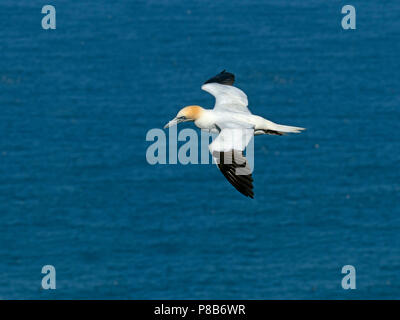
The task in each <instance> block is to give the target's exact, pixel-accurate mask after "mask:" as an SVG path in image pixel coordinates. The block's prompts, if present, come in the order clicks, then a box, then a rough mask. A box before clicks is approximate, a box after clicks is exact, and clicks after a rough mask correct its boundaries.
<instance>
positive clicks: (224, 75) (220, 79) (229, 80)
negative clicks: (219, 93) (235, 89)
mask: <svg viewBox="0 0 400 320" xmlns="http://www.w3.org/2000/svg"><path fill="white" fill-rule="evenodd" d="M234 82H235V75H234V74H233V73H230V72H226V71H225V70H223V71H222V72H220V73H218V74H217V75H216V76H214V77H212V78H211V79H208V80H207V81H206V82H204V84H206V83H220V84H225V85H228V86H232V85H233V83H234Z"/></svg>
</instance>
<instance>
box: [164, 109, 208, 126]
mask: <svg viewBox="0 0 400 320" xmlns="http://www.w3.org/2000/svg"><path fill="white" fill-rule="evenodd" d="M202 112H203V108H202V107H200V106H187V107H184V108H182V109H181V110H180V111H179V112H178V114H177V115H176V117H175V118H174V119H172V120H171V121H170V122H168V123H167V124H166V125H165V126H164V129H166V128H169V127H171V126H174V125H176V124H178V123H180V122H186V121H196V120H197V119H198V118H199V117H200V116H201V113H202Z"/></svg>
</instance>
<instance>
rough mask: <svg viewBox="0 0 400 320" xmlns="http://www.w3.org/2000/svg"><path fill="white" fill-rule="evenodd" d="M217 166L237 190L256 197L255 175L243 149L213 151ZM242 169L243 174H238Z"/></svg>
mask: <svg viewBox="0 0 400 320" xmlns="http://www.w3.org/2000/svg"><path fill="white" fill-rule="evenodd" d="M213 157H214V158H215V159H216V162H217V166H218V168H219V170H221V172H222V174H223V175H224V176H225V178H226V179H227V180H228V181H229V182H230V184H231V185H233V186H234V187H235V188H236V190H237V191H239V192H240V193H242V194H243V195H245V196H246V197H250V198H252V199H253V198H254V191H253V177H252V174H251V170H250V168H249V166H248V164H247V160H246V157H245V156H244V155H243V151H239V150H231V151H228V152H217V151H214V152H213ZM238 170H240V171H241V174H237V171H238ZM246 173H247V174H246Z"/></svg>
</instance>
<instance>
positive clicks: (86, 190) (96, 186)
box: [0, 0, 400, 299]
mask: <svg viewBox="0 0 400 320" xmlns="http://www.w3.org/2000/svg"><path fill="white" fill-rule="evenodd" d="M44 4H46V3H44V2H43V1H37V0H29V1H28V0H23V1H18V3H17V2H16V1H13V0H2V1H1V3H0V137H1V138H0V179H1V183H0V275H1V277H0V298H2V299H10V298H16V299H28V298H35V299H69V298H76V299H88V298H100V299H105V298H110V299H117V298H119V299H138V298H140V299H147V298H154V299H158V298H171V299H178V298H179V299H183V298H198V299H203V298H210V299H213V298H219V299H223V298H225V299H242V298H243V299H248V298H253V299H284V298H287V299H298V298H310V299H321V298H324V299H325V298H328V299H359V298H368V299H370V298H371V299H372V298H377V299H382V298H400V248H399V245H400V241H399V240H400V236H399V231H400V209H399V192H400V182H399V181H400V170H399V165H400V152H399V151H400V131H399V121H400V92H399V88H400V77H399V71H400V59H399V55H400V41H399V40H400V19H399V18H400V16H399V12H400V3H399V2H398V1H394V0H393V1H385V2H382V1H365V0H363V1H360V0H353V1H351V2H350V4H352V5H354V6H355V7H356V10H357V29H356V30H348V31H345V30H343V29H342V28H341V19H342V16H343V15H342V14H341V8H342V6H343V5H345V4H347V3H344V2H342V1H317V0H311V1H310V0H307V1H306V0H298V1H293V0H284V1H282V0H280V1H272V0H269V1H266V0H264V1H262V0H257V1H256V0H254V1H253V0H252V1H238V0H234V1H232V0H230V1H218V2H216V1H208V0H207V1H194V2H189V1H172V0H170V1H129V2H128V1H105V0H102V1H100V0H97V1H74V2H71V1H61V0H52V1H49V4H52V5H54V6H55V7H56V10H57V29H56V30H43V29H42V28H41V19H42V17H43V15H42V14H41V8H42V6H43V5H44ZM224 68H226V69H227V70H228V71H231V72H233V73H235V75H236V78H237V85H238V86H239V87H240V88H242V89H243V90H244V91H245V92H246V93H247V94H248V96H249V101H250V109H251V110H252V111H253V112H254V113H257V114H260V115H262V116H264V117H266V118H268V119H271V120H273V121H276V122H279V123H283V124H291V125H296V126H301V127H306V128H307V129H308V130H307V131H306V132H305V133H303V134H301V135H295V136H290V137H274V136H262V137H257V139H256V143H255V154H256V160H255V170H254V179H255V182H254V184H255V199H254V200H251V199H248V198H245V197H243V196H242V195H241V194H239V193H238V192H237V191H236V190H234V189H233V188H232V186H231V185H229V183H228V182H227V181H226V180H225V179H224V177H223V176H222V174H221V173H220V172H218V170H217V169H216V167H215V165H211V164H210V165H186V166H184V165H180V164H177V165H156V166H151V165H149V164H148V163H147V162H146V157H145V155H146V149H147V147H148V146H149V145H150V144H151V143H150V142H146V140H145V137H146V133H147V131H148V130H149V129H152V128H157V127H158V128H161V127H162V126H163V125H164V124H165V123H166V122H167V121H168V120H170V119H171V118H172V117H173V116H174V115H175V114H176V112H177V111H178V109H179V108H181V107H182V106H184V105H188V104H199V105H202V106H204V107H208V108H211V107H212V106H213V103H214V101H213V98H212V97H211V96H210V95H208V94H207V93H206V92H203V91H201V90H200V86H201V84H202V83H203V82H204V81H205V80H206V79H208V78H210V77H211V76H213V75H215V74H216V73H218V72H219V71H221V70H222V69H224ZM182 127H190V125H188V126H186V125H185V126H182ZM46 264H51V265H54V266H55V268H56V270H57V289H56V290H43V289H41V279H42V276H43V275H42V274H41V268H42V266H43V265H46ZM346 264H351V265H354V267H355V268H356V271H357V278H356V279H357V289H356V290H343V289H342V287H341V279H342V277H343V275H342V274H341V268H342V266H343V265H346Z"/></svg>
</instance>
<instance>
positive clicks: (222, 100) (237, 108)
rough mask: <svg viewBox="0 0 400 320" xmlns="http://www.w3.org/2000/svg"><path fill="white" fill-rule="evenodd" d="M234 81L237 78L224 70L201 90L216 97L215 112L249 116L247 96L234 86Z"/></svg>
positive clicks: (208, 81)
mask: <svg viewBox="0 0 400 320" xmlns="http://www.w3.org/2000/svg"><path fill="white" fill-rule="evenodd" d="M234 81H235V76H234V75H233V74H232V73H229V72H226V71H225V70H224V71H222V72H221V73H219V74H217V75H216V76H215V77H213V78H211V79H209V80H207V81H206V82H205V83H204V84H203V85H202V86H201V89H203V90H204V91H207V92H208V93H210V94H212V95H213V96H214V97H215V106H214V109H215V110H226V111H231V112H232V111H234V112H241V113H247V114H249V113H250V111H249V109H248V108H247V106H248V101H247V96H246V94H245V93H244V92H243V91H242V90H240V89H238V88H236V87H233V86H232V85H233V82H234Z"/></svg>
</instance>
